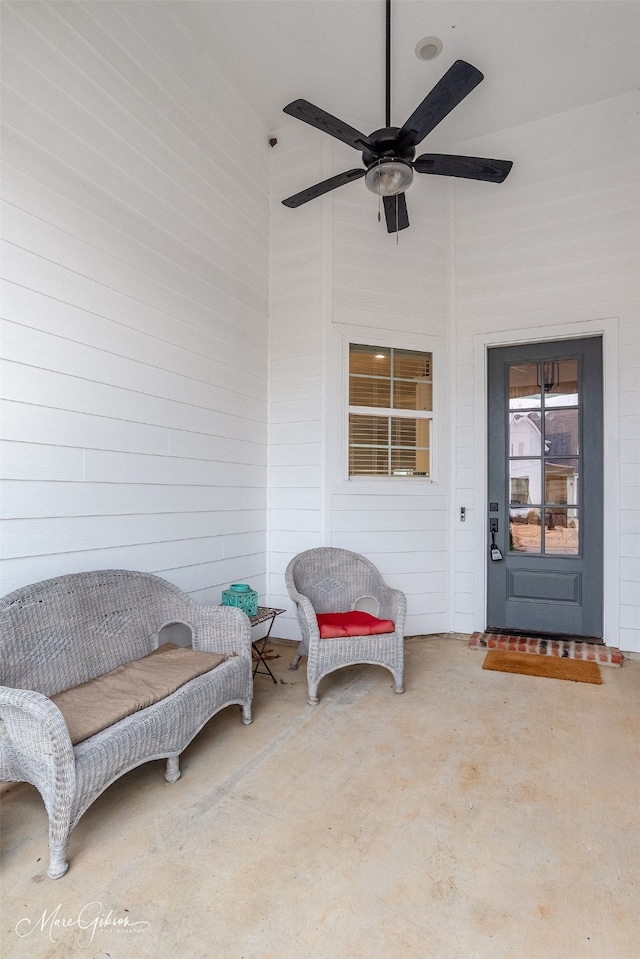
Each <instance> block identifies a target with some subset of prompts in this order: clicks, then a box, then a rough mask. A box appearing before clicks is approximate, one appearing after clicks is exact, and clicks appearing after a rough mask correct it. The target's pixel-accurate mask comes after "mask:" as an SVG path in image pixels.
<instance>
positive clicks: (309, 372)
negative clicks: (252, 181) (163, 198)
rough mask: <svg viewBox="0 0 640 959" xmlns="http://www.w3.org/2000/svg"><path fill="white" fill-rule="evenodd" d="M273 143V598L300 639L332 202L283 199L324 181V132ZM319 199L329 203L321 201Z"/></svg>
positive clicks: (286, 632) (317, 460) (314, 487)
mask: <svg viewBox="0 0 640 959" xmlns="http://www.w3.org/2000/svg"><path fill="white" fill-rule="evenodd" d="M277 139H278V144H277V146H276V147H274V148H273V150H272V151H271V156H270V160H271V178H270V185H271V246H270V285H271V314H270V324H271V326H270V329H271V341H270V365H269V368H270V427H269V430H270V434H269V440H270V442H269V562H268V569H269V576H270V582H269V587H270V598H271V605H273V606H277V607H278V606H279V607H283V608H287V609H288V610H289V612H288V613H287V615H285V616H281V617H280V619H279V620H278V624H277V630H274V632H277V635H278V636H282V637H287V638H291V639H294V638H299V632H298V628H297V625H296V623H295V619H294V618H293V616H292V614H291V603H290V601H289V599H288V597H287V595H286V589H285V585H284V571H285V569H286V566H287V563H288V562H289V560H290V559H291V558H292V557H293V556H295V555H296V553H299V552H301V551H302V550H304V549H310V548H312V547H314V546H319V545H320V544H321V543H322V526H323V479H322V477H323V469H324V467H323V440H322V437H323V394H322V370H323V350H324V334H323V310H324V302H325V299H324V293H323V291H324V280H323V278H324V276H325V272H326V266H325V263H324V259H323V249H324V246H325V243H324V238H323V222H322V206H321V203H322V201H320V200H316V201H313V202H312V203H309V204H307V205H304V206H302V207H300V208H299V209H297V210H290V209H287V208H286V207H284V206H282V203H281V202H280V201H281V200H283V199H284V198H285V197H287V196H291V195H292V194H293V193H296V192H297V191H298V190H299V189H302V188H303V187H304V186H309V185H311V184H312V183H317V182H318V181H319V180H322V179H323V175H322V152H321V150H318V144H317V141H316V135H315V133H314V131H312V130H310V129H309V128H305V126H304V124H302V123H300V124H298V129H296V130H295V133H294V132H293V131H291V130H290V129H289V128H286V129H283V130H281V131H278V134H277ZM315 204H320V209H318V207H317V206H315Z"/></svg>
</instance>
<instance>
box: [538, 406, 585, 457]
mask: <svg viewBox="0 0 640 959" xmlns="http://www.w3.org/2000/svg"><path fill="white" fill-rule="evenodd" d="M578 424H579V418H578V409H577V407H576V408H574V409H569V410H551V411H550V412H548V413H545V414H544V447H545V453H546V454H547V455H548V456H577V455H578V452H579V450H578V436H579V434H578Z"/></svg>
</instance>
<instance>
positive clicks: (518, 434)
mask: <svg viewBox="0 0 640 959" xmlns="http://www.w3.org/2000/svg"><path fill="white" fill-rule="evenodd" d="M541 454H542V433H541V431H540V413H538V412H537V411H535V410H534V411H532V412H531V413H509V455H510V456H540V455H541Z"/></svg>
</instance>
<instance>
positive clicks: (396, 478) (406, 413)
mask: <svg viewBox="0 0 640 959" xmlns="http://www.w3.org/2000/svg"><path fill="white" fill-rule="evenodd" d="M389 339H393V337H390V338H389ZM345 341H346V342H345V354H346V363H345V371H346V382H345V394H344V395H345V397H346V403H345V407H346V414H345V433H344V436H345V447H344V448H345V474H346V479H347V481H348V482H349V483H393V484H394V485H396V484H398V483H402V482H405V483H408V484H411V485H415V484H416V483H419V482H420V481H422V483H433V482H434V473H435V469H434V468H435V438H436V417H435V409H434V408H435V406H436V383H435V378H434V369H435V363H436V351H435V350H433V349H424V348H423V347H417V346H413V345H411V346H407V345H400V344H399V343H393V344H390V343H388V342H387V343H381V342H380V341H379V340H378V339H377V337H376V338H372V337H370V336H367V337H357V336H355V335H351V336H348V337H345ZM352 345H354V346H355V345H360V346H371V347H373V348H376V349H379V350H380V351H381V352H382V351H383V350H405V351H410V352H414V353H428V354H429V355H430V356H431V405H432V409H430V410H411V409H402V408H400V409H396V408H387V407H377V406H350V405H349V387H350V379H349V377H350V366H351V364H350V358H351V346H352ZM392 382H393V380H392ZM352 414H353V415H355V416H380V417H384V418H385V419H386V418H388V417H390V416H391V417H394V418H396V419H412V420H416V419H422V420H428V422H429V475H428V476H421V475H416V476H407V475H406V474H402V475H394V474H392V473H387V474H385V475H382V476H380V475H374V474H369V475H367V474H358V475H352V474H350V473H349V416H350V415H352Z"/></svg>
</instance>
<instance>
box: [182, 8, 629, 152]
mask: <svg viewBox="0 0 640 959" xmlns="http://www.w3.org/2000/svg"><path fill="white" fill-rule="evenodd" d="M392 10H393V13H392V16H393V31H392V36H393V42H392V116H391V122H392V124H394V125H396V126H401V125H402V123H403V122H404V121H405V120H406V119H407V117H408V116H409V115H410V114H411V113H412V112H413V110H414V108H415V107H416V106H417V105H418V103H419V102H420V101H421V100H422V99H423V98H424V97H425V96H426V94H427V93H428V92H429V90H431V88H432V87H433V86H434V84H435V83H436V82H437V81H438V80H439V79H440V77H441V76H442V75H443V74H444V73H445V72H446V70H447V69H448V68H449V67H450V66H451V64H452V63H453V61H454V60H457V59H463V60H467V61H469V62H470V63H472V64H473V65H474V66H475V67H477V68H478V69H479V70H481V71H482V72H483V73H484V75H485V80H484V81H483V82H482V83H481V84H480V86H478V87H477V88H476V90H474V91H473V92H472V93H471V94H470V95H469V96H468V97H467V98H466V99H465V100H464V101H463V102H462V103H461V104H460V105H459V106H458V107H457V108H456V109H455V110H454V111H453V112H452V113H451V114H449V116H448V117H446V118H445V119H444V120H443V121H442V123H441V124H440V125H439V126H438V128H437V129H436V130H435V131H434V132H433V133H432V134H431V135H430V137H429V149H431V150H434V149H440V150H443V149H449V148H450V146H451V145H453V144H455V143H457V142H460V141H463V140H468V139H472V138H474V137H477V136H482V135H483V134H486V133H493V132H496V131H499V130H504V129H507V128H509V127H512V126H517V125H519V124H521V123H528V122H530V121H533V120H537V119H540V118H542V117H545V116H550V115H553V114H558V113H562V112H564V111H567V110H572V109H575V108H577V107H580V106H585V105H587V104H590V103H596V102H599V101H602V100H606V99H608V98H609V97H613V96H617V95H619V94H621V93H626V92H629V91H631V90H634V89H638V88H640V54H639V51H640V0H433V2H432V0H393V3H392ZM174 12H175V14H176V15H177V16H178V17H179V18H180V19H181V20H182V21H184V23H185V24H186V25H187V26H188V27H189V30H190V32H192V33H193V36H194V37H195V38H196V42H197V43H198V46H199V49H200V53H201V55H204V56H210V57H211V58H212V59H213V60H214V61H215V62H216V64H217V65H218V66H219V67H220V68H221V69H222V70H223V71H224V73H225V74H226V75H227V76H229V78H230V79H231V81H232V82H233V84H234V85H235V86H236V87H237V88H238V89H239V90H240V92H241V93H242V94H243V95H244V97H245V99H246V100H247V101H249V103H251V105H252V106H253V108H254V110H255V111H256V112H257V114H258V115H259V116H260V117H261V118H263V119H264V122H265V124H266V126H267V128H268V129H269V130H276V129H277V128H278V127H280V126H281V125H282V124H283V122H294V123H295V122H297V121H289V119H288V118H287V117H286V116H285V115H284V114H283V113H282V108H283V107H284V106H285V104H287V103H289V102H290V101H291V100H294V99H297V98H298V97H301V98H304V99H306V100H310V101H311V102H312V103H315V104H316V105H317V106H320V107H322V108H323V109H324V110H327V111H328V112H329V113H333V114H334V115H336V116H338V117H340V118H341V119H343V120H345V121H346V122H347V123H350V124H351V125H352V126H355V127H356V128H357V129H359V130H361V131H362V132H363V133H370V132H372V131H373V130H374V129H377V128H379V127H382V126H384V109H385V79H384V77H385V3H384V0H199V2H191V0H187V2H180V3H177V4H176V5H175V7H174ZM426 36H437V37H439V38H440V39H441V40H442V42H443V45H444V46H443V51H442V53H441V54H440V56H439V57H438V58H437V59H435V60H433V61H430V62H425V61H422V60H419V59H418V58H417V57H416V55H415V52H414V51H415V46H416V44H417V42H418V41H419V40H420V39H422V38H423V37H426Z"/></svg>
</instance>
